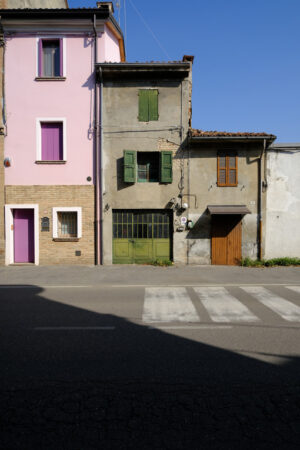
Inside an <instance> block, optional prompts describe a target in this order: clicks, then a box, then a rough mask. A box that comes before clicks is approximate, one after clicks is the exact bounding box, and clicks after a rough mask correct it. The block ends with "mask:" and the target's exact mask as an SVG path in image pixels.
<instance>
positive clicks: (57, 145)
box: [41, 122, 63, 161]
mask: <svg viewBox="0 0 300 450" xmlns="http://www.w3.org/2000/svg"><path fill="white" fill-rule="evenodd" d="M41 128H42V161H62V160H63V124H62V123H60V122H58V123H54V122H51V123H42V124H41Z"/></svg>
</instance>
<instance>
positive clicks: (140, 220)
mask: <svg viewBox="0 0 300 450" xmlns="http://www.w3.org/2000/svg"><path fill="white" fill-rule="evenodd" d="M171 218H172V211H149V210H142V211H141V210H114V211H113V263H114V264H139V263H147V262H151V261H154V260H157V259H159V260H166V259H171V239H170V236H171V225H172V220H171Z"/></svg>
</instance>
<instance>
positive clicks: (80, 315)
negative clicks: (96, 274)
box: [0, 286, 300, 450]
mask: <svg viewBox="0 0 300 450" xmlns="http://www.w3.org/2000/svg"><path fill="white" fill-rule="evenodd" d="M0 292H1V297H2V298H1V301H0V311H1V317H0V325H1V327H0V330H1V367H2V369H1V373H0V381H1V389H0V390H1V403H0V414H1V416H0V420H1V429H2V430H1V439H0V448H1V449H6V450H8V449H22V450H24V449H72V450H77V449H78V450H86V449H94V448H95V449H98V448H99V449H105V450H106V449H110V448H113V449H127V448H128V449H131V448H132V449H133V448H134V449H164V448H166V449H202V448H204V449H206V448H209V449H211V448H228V449H235V448H236V449H240V448H243V449H245V448H249V449H250V448H251V449H252V448H256V449H257V448H263V449H268V448H274V446H275V448H284V446H285V445H288V447H286V448H289V449H293V448H297V447H298V445H297V444H299V442H300V441H299V426H298V425H299V404H300V401H299V390H300V389H299V378H300V377H299V376H300V370H299V368H300V363H299V359H298V358H292V357H287V358H285V359H284V363H283V364H281V365H274V364H268V363H265V362H262V361H258V360H255V359H252V358H249V357H246V356H241V355H238V354H236V353H233V352H230V351H226V350H223V349H221V348H217V347H213V346H210V345H207V344H204V343H198V342H195V341H193V340H190V339H186V338H182V337H178V336H174V335H171V334H168V333H167V332H165V331H161V330H157V329H151V328H149V327H147V326H142V325H137V324H135V323H131V322H129V321H127V320H125V319H124V318H120V317H117V316H114V315H104V314H97V313H95V312H90V311H87V310H85V309H81V308H76V307H74V306H68V305H65V304H62V303H59V302H57V301H51V300H50V299H47V298H46V296H45V292H44V291H43V289H42V288H39V287H38V286H26V287H24V288H22V287H21V286H19V287H18V286H15V289H4V290H1V291H0ZM60 327H62V328H60ZM66 327H68V329H66ZM70 327H71V328H72V327H73V328H72V329H70ZM85 327H89V329H88V330H87V329H84V328H85ZM92 327H95V329H92ZM297 402H298V403H297Z"/></svg>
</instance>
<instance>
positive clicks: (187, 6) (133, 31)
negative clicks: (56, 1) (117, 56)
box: [69, 0, 300, 142]
mask: <svg viewBox="0 0 300 450" xmlns="http://www.w3.org/2000/svg"><path fill="white" fill-rule="evenodd" d="M118 1H119V2H120V3H121V27H122V29H123V32H124V34H125V20H124V18H125V16H124V0H118ZM115 3H116V2H115ZM125 4H126V53H127V60H128V61H167V60H181V59H182V56H183V55H184V54H188V55H194V56H195V61H194V66H193V118H192V125H193V127H194V128H201V129H203V130H220V131H265V132H269V133H273V134H275V135H277V137H278V139H277V142H300V26H299V22H300V19H299V18H300V1H299V0H251V1H249V0H185V1H183V0H125ZM132 5H134V6H135V8H134V7H133V6H132ZM69 6H70V7H71V8H76V7H95V6H96V0H69ZM136 9H137V10H138V11H139V13H140V14H141V15H142V17H143V19H144V21H146V23H147V25H148V27H149V28H150V29H151V32H152V33H153V34H154V35H155V37H156V39H157V40H158V41H159V43H157V40H156V39H155V38H154V37H153V35H152V33H151V32H150V31H149V30H148V28H147V26H145V24H144V23H143V21H142V20H141V18H140V16H139V15H138V13H137V12H136ZM115 16H116V18H117V19H118V14H115Z"/></svg>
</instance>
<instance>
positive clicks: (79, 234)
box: [52, 206, 82, 239]
mask: <svg viewBox="0 0 300 450" xmlns="http://www.w3.org/2000/svg"><path fill="white" fill-rule="evenodd" d="M60 212H76V213H77V236H76V238H78V239H80V238H81V237H82V208H81V207H80V206H60V207H55V208H53V209H52V237H53V239H58V238H60V236H58V217H57V213H60ZM67 239H68V238H67ZM70 239H71V238H70Z"/></svg>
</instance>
